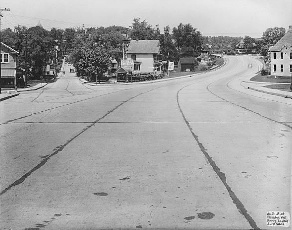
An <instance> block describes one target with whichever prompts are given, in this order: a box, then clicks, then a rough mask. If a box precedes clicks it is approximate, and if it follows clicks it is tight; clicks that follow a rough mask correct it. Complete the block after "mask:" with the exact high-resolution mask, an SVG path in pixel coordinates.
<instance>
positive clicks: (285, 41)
mask: <svg viewBox="0 0 292 230" xmlns="http://www.w3.org/2000/svg"><path fill="white" fill-rule="evenodd" d="M285 47H288V48H289V47H290V48H291V47H292V26H289V30H288V31H287V33H286V34H285V35H284V36H283V37H282V38H281V39H280V40H279V41H278V42H277V43H276V44H275V45H274V46H271V47H270V49H269V50H270V51H281V50H282V49H283V48H285Z"/></svg>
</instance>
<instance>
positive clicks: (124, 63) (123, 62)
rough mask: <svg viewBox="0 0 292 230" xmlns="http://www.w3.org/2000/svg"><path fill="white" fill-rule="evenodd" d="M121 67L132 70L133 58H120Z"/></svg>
mask: <svg viewBox="0 0 292 230" xmlns="http://www.w3.org/2000/svg"><path fill="white" fill-rule="evenodd" d="M121 67H122V68H123V69H124V70H128V71H133V70H134V61H133V59H131V58H127V59H124V60H121Z"/></svg>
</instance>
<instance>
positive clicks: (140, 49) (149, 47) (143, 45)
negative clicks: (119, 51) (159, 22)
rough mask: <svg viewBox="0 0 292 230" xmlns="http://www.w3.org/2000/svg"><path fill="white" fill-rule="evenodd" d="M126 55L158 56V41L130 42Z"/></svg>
mask: <svg viewBox="0 0 292 230" xmlns="http://www.w3.org/2000/svg"><path fill="white" fill-rule="evenodd" d="M127 53H129V54H131V53H132V54H158V53H159V40H131V41H130V44H129V47H128V50H127Z"/></svg>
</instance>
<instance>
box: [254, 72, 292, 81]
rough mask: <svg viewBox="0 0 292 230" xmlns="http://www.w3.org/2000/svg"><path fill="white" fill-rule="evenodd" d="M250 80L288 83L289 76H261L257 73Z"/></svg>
mask: <svg viewBox="0 0 292 230" xmlns="http://www.w3.org/2000/svg"><path fill="white" fill-rule="evenodd" d="M250 80H251V81H257V82H270V83H290V82H291V77H275V76H272V75H264V76H262V75H261V74H260V73H258V74H257V75H256V76H254V77H253V78H251V79H250Z"/></svg>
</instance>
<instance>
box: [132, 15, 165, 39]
mask: <svg viewBox="0 0 292 230" xmlns="http://www.w3.org/2000/svg"><path fill="white" fill-rule="evenodd" d="M159 35H160V31H159V28H158V26H156V29H153V28H152V26H151V25H149V24H148V22H147V21H145V20H144V21H142V22H141V21H140V18H134V22H133V24H132V29H131V30H130V38H131V39H133V40H158V39H159Z"/></svg>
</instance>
